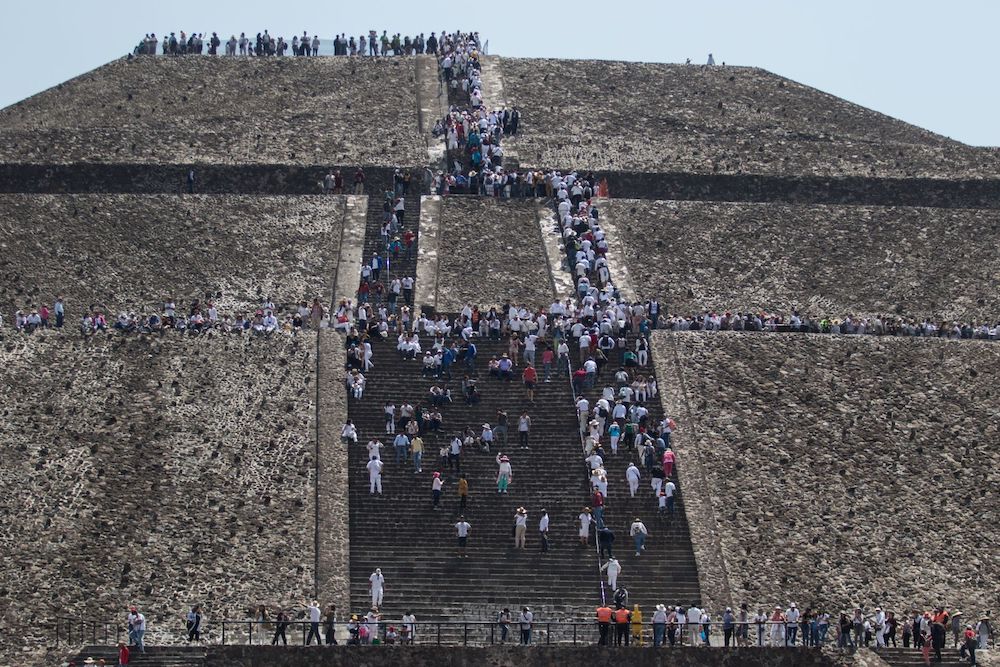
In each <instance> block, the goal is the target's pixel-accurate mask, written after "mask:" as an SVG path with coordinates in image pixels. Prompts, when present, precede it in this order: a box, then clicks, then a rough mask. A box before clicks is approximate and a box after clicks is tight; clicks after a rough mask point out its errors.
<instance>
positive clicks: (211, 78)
mask: <svg viewBox="0 0 1000 667" xmlns="http://www.w3.org/2000/svg"><path fill="white" fill-rule="evenodd" d="M413 72H414V68H413V59H412V58H393V59H375V58H365V59H363V60H362V59H355V58H351V59H348V58H208V57H181V58H162V57H142V58H137V59H135V60H132V61H129V60H124V59H122V60H116V61H113V62H111V63H108V64H107V65H104V66H102V67H99V68H97V69H95V70H93V71H91V72H88V73H87V74H84V75H82V76H80V77H77V78H75V79H71V80H70V81H67V82H66V83H63V84H60V85H59V86H56V87H55V88H51V89H49V90H47V91H45V92H43V93H40V94H39V95H36V96H34V97H31V98H29V99H27V100H25V101H23V102H21V103H19V104H15V105H13V106H11V107H8V108H7V109H4V110H3V111H0V159H3V160H5V161H9V162H42V163H64V162H75V161H82V162H125V163H139V164H144V163H179V164H188V163H214V164H244V163H268V164H289V165H310V164H366V165H367V164H386V165H393V166H394V165H399V164H406V165H417V164H422V163H423V162H424V161H425V160H426V147H425V144H424V142H423V139H422V138H421V137H420V135H419V127H418V120H417V111H416V105H415V104H414V103H413V99H414V97H415V94H416V92H415V83H414V74H413ZM376 147H377V148H376Z"/></svg>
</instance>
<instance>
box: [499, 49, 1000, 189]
mask: <svg viewBox="0 0 1000 667" xmlns="http://www.w3.org/2000/svg"><path fill="white" fill-rule="evenodd" d="M500 66H501V69H502V71H503V80H504V84H505V86H504V92H505V95H506V100H507V102H508V103H509V104H511V105H513V106H517V107H520V108H521V109H522V113H523V117H522V126H523V128H524V131H523V133H521V132H519V134H518V140H517V144H518V154H519V157H520V163H521V165H522V166H530V167H536V166H541V167H563V168H570V167H572V168H578V169H597V170H604V171H610V170H635V171H687V172H695V173H708V174H711V173H754V174H789V173H797V174H814V175H829V176H837V175H848V174H853V175H863V176H894V175H898V176H944V175H952V176H954V175H957V174H965V175H969V176H982V175H984V174H991V175H995V174H997V172H998V162H997V159H996V156H995V155H993V154H990V153H988V152H986V151H983V150H980V149H975V148H971V147H968V146H964V145H962V144H960V143H958V142H955V141H951V140H948V139H945V138H944V137H941V136H938V135H934V134H932V133H930V132H927V131H925V130H922V129H920V128H917V127H915V126H912V125H908V124H906V123H903V122H901V121H898V120H895V119H893V118H889V117H888V116H884V115H882V114H879V113H876V112H874V111H871V110H869V109H865V108H863V107H860V106H857V105H854V104H850V103H848V102H846V101H844V100H842V99H839V98H836V97H834V96H832V95H827V94H825V93H821V92H819V91H817V90H815V89H812V88H809V87H807V86H803V85H801V84H799V83H796V82H794V81H790V80H788V79H785V78H783V77H780V76H777V75H774V74H771V73H769V72H766V71H764V70H760V69H756V68H746V67H702V66H685V65H664V64H651V63H624V62H614V61H594V60H589V61H582V60H551V59H545V60H534V59H518V58H503V59H502V60H501V62H500Z"/></svg>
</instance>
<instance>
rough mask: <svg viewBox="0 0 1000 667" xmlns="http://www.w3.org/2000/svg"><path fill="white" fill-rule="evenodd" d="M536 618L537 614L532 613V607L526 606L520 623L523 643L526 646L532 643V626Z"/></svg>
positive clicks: (522, 611)
mask: <svg viewBox="0 0 1000 667" xmlns="http://www.w3.org/2000/svg"><path fill="white" fill-rule="evenodd" d="M534 620H535V615H534V614H532V613H531V607H524V608H523V609H522V610H521V616H520V617H519V618H518V623H519V624H520V626H521V643H522V644H524V645H525V646H527V645H528V644H530V643H531V626H532V622H533V621H534Z"/></svg>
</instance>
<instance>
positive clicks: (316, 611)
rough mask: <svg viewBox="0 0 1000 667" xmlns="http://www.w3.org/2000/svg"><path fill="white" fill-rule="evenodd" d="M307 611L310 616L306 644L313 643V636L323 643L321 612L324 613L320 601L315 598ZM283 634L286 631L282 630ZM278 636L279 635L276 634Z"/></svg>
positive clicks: (318, 642)
mask: <svg viewBox="0 0 1000 667" xmlns="http://www.w3.org/2000/svg"><path fill="white" fill-rule="evenodd" d="M306 613H307V615H308V617H309V634H308V636H307V637H306V646H309V644H311V643H312V640H313V637H315V638H316V644H317V645H319V644H322V643H323V642H322V640H321V639H320V636H319V620H320V614H321V613H322V612H321V611H320V608H319V602H318V601H316V600H313V601H312V602H311V603H310V604H309V606H308V607H306ZM282 636H284V631H282ZM275 637H277V635H275Z"/></svg>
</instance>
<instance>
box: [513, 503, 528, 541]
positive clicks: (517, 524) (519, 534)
mask: <svg viewBox="0 0 1000 667" xmlns="http://www.w3.org/2000/svg"><path fill="white" fill-rule="evenodd" d="M527 531H528V511H527V510H526V509H524V508H523V507H518V508H517V512H516V513H515V514H514V548H515V549H524V548H525V534H526V533H527Z"/></svg>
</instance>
